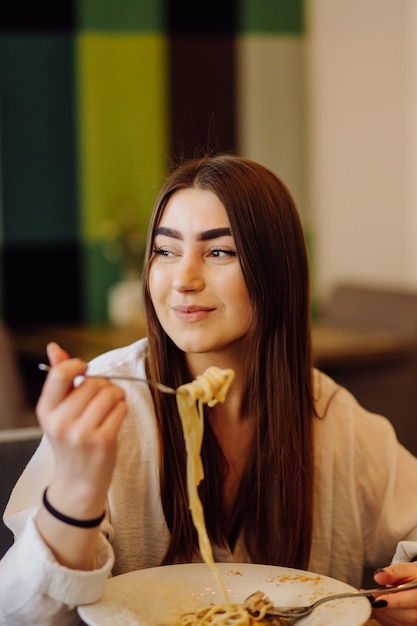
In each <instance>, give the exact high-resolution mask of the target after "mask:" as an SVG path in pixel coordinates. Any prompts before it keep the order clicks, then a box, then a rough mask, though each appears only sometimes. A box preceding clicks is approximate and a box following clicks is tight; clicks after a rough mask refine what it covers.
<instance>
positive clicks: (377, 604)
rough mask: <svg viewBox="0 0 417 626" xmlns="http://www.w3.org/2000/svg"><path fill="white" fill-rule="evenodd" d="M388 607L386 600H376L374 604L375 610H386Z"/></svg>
mask: <svg viewBox="0 0 417 626" xmlns="http://www.w3.org/2000/svg"><path fill="white" fill-rule="evenodd" d="M386 606H388V602H387V601H386V600H375V602H372V608H373V609H384V608H385V607H386Z"/></svg>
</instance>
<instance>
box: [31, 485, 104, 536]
mask: <svg viewBox="0 0 417 626" xmlns="http://www.w3.org/2000/svg"><path fill="white" fill-rule="evenodd" d="M47 491H48V487H47V488H46V489H45V491H44V492H43V497H42V502H43V505H44V507H45V509H46V510H47V511H48V513H50V514H51V515H52V516H53V517H55V518H56V519H58V520H59V521H60V522H64V524H69V525H70V526H78V528H95V527H96V526H100V524H101V522H102V521H103V519H104V516H105V512H103V513H102V514H101V515H100V517H96V518H95V519H75V518H74V517H68V515H64V514H63V513H60V512H59V511H57V510H56V509H55V508H54V507H53V506H52V504H51V503H50V502H49V500H48V498H47V495H46V493H47Z"/></svg>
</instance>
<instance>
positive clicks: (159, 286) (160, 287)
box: [149, 266, 166, 305]
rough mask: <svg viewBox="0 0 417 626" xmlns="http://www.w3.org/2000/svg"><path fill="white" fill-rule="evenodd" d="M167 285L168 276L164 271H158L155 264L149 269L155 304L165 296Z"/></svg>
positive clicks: (150, 287) (152, 298)
mask: <svg viewBox="0 0 417 626" xmlns="http://www.w3.org/2000/svg"><path fill="white" fill-rule="evenodd" d="M165 285H166V276H165V274H164V272H160V271H158V268H157V267H155V266H153V267H151V268H150V271H149V293H150V296H151V300H152V302H153V304H154V305H155V303H156V302H158V300H159V299H160V298H161V296H163V294H164V290H165Z"/></svg>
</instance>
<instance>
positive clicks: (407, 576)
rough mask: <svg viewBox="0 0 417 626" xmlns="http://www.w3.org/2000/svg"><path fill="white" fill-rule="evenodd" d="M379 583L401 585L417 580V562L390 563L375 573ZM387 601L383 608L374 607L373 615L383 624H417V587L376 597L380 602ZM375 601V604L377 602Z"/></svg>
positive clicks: (391, 625) (400, 625)
mask: <svg viewBox="0 0 417 626" xmlns="http://www.w3.org/2000/svg"><path fill="white" fill-rule="evenodd" d="M374 578H375V581H376V582H377V583H378V585H392V586H396V585H400V584H401V583H406V582H409V581H411V580H417V563H397V564H395V565H389V566H387V567H384V569H382V570H378V571H377V572H376V573H375V576H374ZM385 602H386V603H387V605H386V606H383V607H381V608H374V609H373V612H372V616H373V617H374V618H375V619H376V620H377V621H378V622H379V623H380V624H382V625H383V626H402V625H403V624H404V625H405V624H409V625H410V624H417V589H411V590H410V591H401V592H400V593H392V594H390V595H387V596H383V595H381V596H378V597H377V598H375V603H376V606H378V603H385ZM375 603H374V604H375Z"/></svg>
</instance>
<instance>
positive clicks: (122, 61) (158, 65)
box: [78, 33, 168, 321]
mask: <svg viewBox="0 0 417 626" xmlns="http://www.w3.org/2000/svg"><path fill="white" fill-rule="evenodd" d="M165 47H166V43H165V40H164V38H163V37H162V36H156V35H142V36H139V35H114V34H100V35H97V34H90V33H88V34H82V35H80V36H79V37H78V93H79V101H78V116H79V130H80V141H79V166H80V205H81V213H82V239H83V242H84V243H83V246H84V247H85V249H86V250H87V251H88V253H86V254H85V257H84V262H85V264H86V267H85V277H86V285H85V286H84V287H85V294H86V298H87V300H91V302H90V303H89V304H88V305H87V318H88V319H89V320H90V321H94V320H96V319H97V316H98V312H99V311H101V313H100V315H99V317H102V315H103V311H102V308H101V307H103V306H104V303H105V300H106V297H107V288H108V285H109V284H111V279H112V274H111V272H110V273H109V272H108V271H107V270H108V267H107V270H106V263H107V261H103V260H102V259H101V256H100V254H101V253H100V250H103V249H105V248H107V247H108V239H109V238H110V239H111V237H113V238H114V239H115V240H117V241H115V243H118V239H119V233H120V231H122V230H123V228H124V223H125V221H126V220H131V217H132V214H133V215H134V216H135V217H136V220H135V224H134V228H135V230H136V231H139V232H140V236H142V237H143V238H144V237H145V234H146V231H147V228H148V223H149V217H150V213H151V210H152V207H153V204H154V201H155V197H156V194H157V192H158V191H159V188H160V186H161V182H162V180H163V177H164V176H165V173H166V171H167V167H168V156H167V155H168V147H167V146H168V113H167V109H168V104H167V91H166V90H167V76H166V49H165ZM112 230H113V232H111V231H112ZM119 260H120V259H118V258H116V259H115V264H116V266H117V264H118V263H119Z"/></svg>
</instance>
